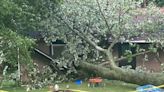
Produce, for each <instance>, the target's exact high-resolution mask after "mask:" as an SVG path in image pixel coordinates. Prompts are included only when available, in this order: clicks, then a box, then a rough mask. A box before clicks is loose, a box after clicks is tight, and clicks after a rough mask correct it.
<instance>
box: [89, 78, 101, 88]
mask: <svg viewBox="0 0 164 92" xmlns="http://www.w3.org/2000/svg"><path fill="white" fill-rule="evenodd" d="M102 81H103V79H102V78H101V77H95V78H90V79H89V84H90V86H92V87H94V86H100V85H101V83H102Z"/></svg>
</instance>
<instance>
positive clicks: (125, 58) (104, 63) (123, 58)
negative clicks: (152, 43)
mask: <svg viewBox="0 0 164 92" xmlns="http://www.w3.org/2000/svg"><path fill="white" fill-rule="evenodd" d="M150 52H152V51H150V50H148V51H145V52H140V53H136V54H133V55H132V56H131V57H132V58H133V57H136V56H139V55H143V54H147V53H150ZM127 59H128V57H121V58H118V59H115V60H114V62H120V61H122V60H127ZM106 64H109V62H108V61H107V62H103V63H101V64H99V65H101V66H104V65H106Z"/></svg>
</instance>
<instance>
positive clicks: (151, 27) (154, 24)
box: [41, 0, 164, 71]
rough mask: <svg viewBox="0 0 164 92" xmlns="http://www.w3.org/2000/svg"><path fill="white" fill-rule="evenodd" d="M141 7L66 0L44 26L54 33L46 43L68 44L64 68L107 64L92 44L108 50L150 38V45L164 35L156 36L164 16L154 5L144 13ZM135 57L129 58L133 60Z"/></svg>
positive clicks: (126, 0) (110, 0)
mask: <svg viewBox="0 0 164 92" xmlns="http://www.w3.org/2000/svg"><path fill="white" fill-rule="evenodd" d="M140 4H141V2H140V0H139V1H134V0H119V1H115V0H83V1H81V0H71V1H67V0H64V2H63V3H62V4H61V7H60V8H59V9H60V12H57V13H56V12H55V11H53V10H51V16H50V17H49V18H47V19H45V20H43V21H42V22H41V23H42V25H43V27H45V28H46V30H47V31H49V32H50V34H48V35H47V36H46V38H45V40H47V41H49V42H51V41H55V40H57V39H60V40H63V41H64V42H65V43H67V46H66V49H65V52H63V57H62V58H61V59H62V60H64V61H65V63H62V62H61V63H62V64H61V65H63V66H72V67H76V66H77V65H78V64H79V62H85V61H90V62H92V63H96V64H97V63H99V62H102V61H105V59H104V57H105V55H104V54H103V53H101V52H99V51H98V50H97V49H95V48H93V44H92V43H96V44H98V45H99V46H101V47H102V48H105V49H106V48H107V46H108V45H109V44H108V42H109V41H111V40H113V39H115V38H116V39H117V38H118V40H117V42H129V41H130V40H132V38H133V37H137V36H138V37H143V36H146V39H147V40H148V41H154V42H157V41H159V40H161V38H162V35H161V36H160V38H158V37H157V36H156V35H154V34H156V33H158V32H159V31H160V30H162V29H163V27H164V25H163V19H164V18H163V16H162V15H161V14H160V13H159V11H158V9H157V8H156V7H155V6H154V5H150V6H148V7H147V8H146V9H145V10H141V9H140V8H138V7H139V6H140ZM54 12H55V13H54ZM159 33H162V32H159ZM147 34H149V35H147ZM88 39H90V41H92V42H88V41H87V40H88ZM160 43H161V44H163V43H162V42H160ZM91 44H92V45H91ZM129 44H131V43H130V42H129ZM140 49H142V48H139V49H138V51H141V50H140ZM131 56H132V55H131V54H127V57H128V58H129V59H131ZM60 61H61V60H60ZM96 61H99V62H96ZM74 69H75V68H72V71H74Z"/></svg>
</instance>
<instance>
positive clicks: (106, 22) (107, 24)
mask: <svg viewBox="0 0 164 92" xmlns="http://www.w3.org/2000/svg"><path fill="white" fill-rule="evenodd" d="M96 1H97V5H98V8H99V11H100V13H101V15H102V17H103V19H104V21H105V24H106V26H107V28H108V31H109V33H110V34H112V32H111V30H112V29H113V27H114V25H115V24H113V25H111V27H110V26H109V23H108V21H107V19H106V17H105V15H104V13H103V11H102V10H101V6H100V3H99V1H98V0H96ZM112 36H113V35H112Z"/></svg>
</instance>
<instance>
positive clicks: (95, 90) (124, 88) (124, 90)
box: [0, 80, 138, 92]
mask: <svg viewBox="0 0 164 92" xmlns="http://www.w3.org/2000/svg"><path fill="white" fill-rule="evenodd" d="M66 85H69V86H70V89H73V90H81V92H83V91H86V92H130V91H135V90H136V87H137V86H138V85H134V84H129V83H125V82H121V81H111V80H109V81H106V82H105V86H104V87H88V83H87V82H84V83H82V84H81V85H76V84H75V83H71V82H69V83H62V84H59V87H60V88H61V89H66ZM2 90H5V91H8V92H25V91H26V89H25V88H20V87H4V88H3V89H2ZM0 92H1V91H0ZM30 92H48V87H45V88H42V89H37V90H32V91H30ZM77 92H80V91H77Z"/></svg>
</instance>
